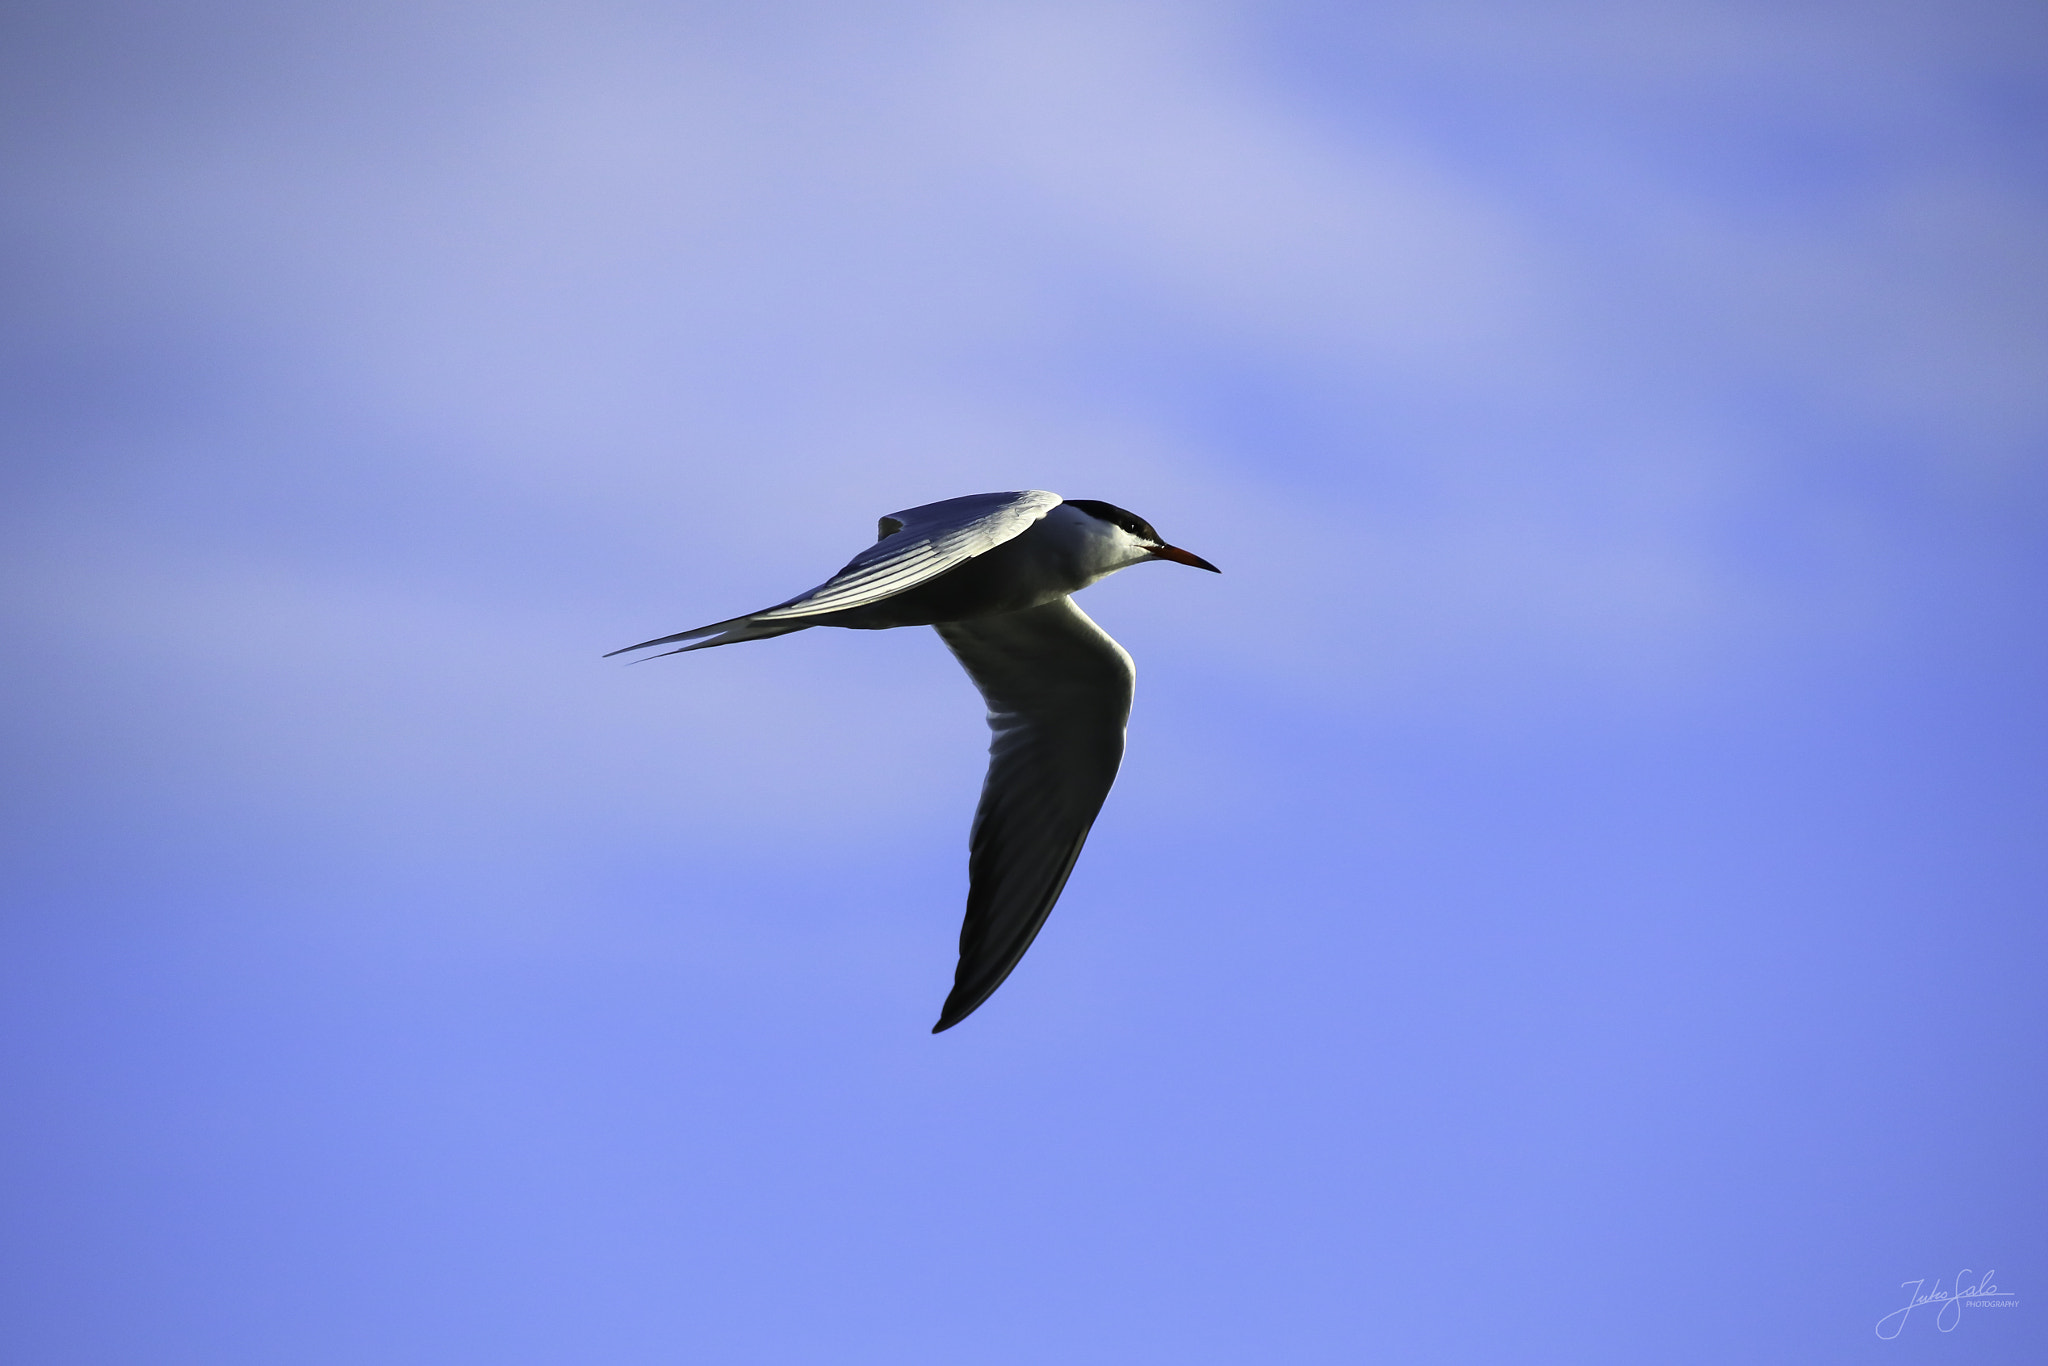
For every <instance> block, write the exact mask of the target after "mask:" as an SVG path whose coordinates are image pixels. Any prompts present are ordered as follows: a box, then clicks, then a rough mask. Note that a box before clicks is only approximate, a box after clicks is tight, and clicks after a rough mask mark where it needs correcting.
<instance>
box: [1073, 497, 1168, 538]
mask: <svg viewBox="0 0 2048 1366" xmlns="http://www.w3.org/2000/svg"><path fill="white" fill-rule="evenodd" d="M1067 506H1068V507H1077V508H1079V509H1081V511H1083V512H1085V513H1087V514H1088V515H1089V516H1090V517H1098V518H1100V519H1101V520H1103V521H1105V522H1108V523H1109V524H1110V525H1111V526H1120V527H1122V528H1123V529H1124V530H1125V531H1128V532H1130V533H1131V534H1132V535H1133V536H1136V537H1137V538H1138V539H1139V540H1141V541H1148V542H1150V543H1151V544H1153V545H1164V544H1165V541H1164V540H1163V539H1162V538H1161V537H1160V535H1159V533H1158V532H1156V531H1154V530H1153V529H1152V524H1151V523H1150V522H1148V521H1146V520H1145V519H1144V518H1143V517H1140V516H1139V515H1138V514H1137V513H1135V512H1126V511H1124V509H1122V508H1120V507H1118V506H1117V505H1116V504H1115V503H1105V502H1103V501H1102V500H1101V499H1100V498H1069V499H1067Z"/></svg>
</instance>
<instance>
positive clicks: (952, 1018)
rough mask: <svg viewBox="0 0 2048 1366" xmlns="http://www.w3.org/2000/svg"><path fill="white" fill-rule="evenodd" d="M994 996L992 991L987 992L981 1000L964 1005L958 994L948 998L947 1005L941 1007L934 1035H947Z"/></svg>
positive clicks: (933, 1031) (933, 1027)
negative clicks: (983, 1002)
mask: <svg viewBox="0 0 2048 1366" xmlns="http://www.w3.org/2000/svg"><path fill="white" fill-rule="evenodd" d="M993 994H994V993H993V992H992V991H991V992H985V993H983V994H982V996H981V999H980V1000H977V1001H974V1002H972V1003H969V1004H964V1005H963V1004H962V1003H961V1001H960V999H959V996H958V994H957V993H956V994H955V995H952V996H948V997H947V998H946V1004H944V1005H943V1006H940V1007H939V1022H938V1023H937V1024H935V1025H933V1026H932V1033H934V1034H943V1033H945V1032H946V1031H947V1030H949V1029H951V1028H952V1027H953V1026H954V1025H956V1024H959V1023H960V1022H961V1021H962V1020H964V1019H966V1018H967V1017H968V1016H969V1015H972V1014H973V1013H974V1012H975V1011H976V1010H978V1009H980V1007H981V1003H982V1001H986V1000H987V999H988V998H989V996H991V995H993Z"/></svg>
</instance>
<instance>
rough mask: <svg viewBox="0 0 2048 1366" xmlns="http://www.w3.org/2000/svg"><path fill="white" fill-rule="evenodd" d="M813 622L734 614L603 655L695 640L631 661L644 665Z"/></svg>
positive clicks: (799, 628) (805, 627)
mask: <svg viewBox="0 0 2048 1366" xmlns="http://www.w3.org/2000/svg"><path fill="white" fill-rule="evenodd" d="M814 625H816V623H815V622H809V621H756V620H754V619H753V617H751V616H745V617H734V618H732V620H730V621H715V622H713V623H711V625H709V626H699V627H698V628H697V629H696V630H694V631H678V632H676V633H675V634H674V635H672V636H662V637H660V638H659V639H656V640H643V641H641V642H640V643H639V644H638V645H628V646H626V647H625V648H624V649H622V650H613V651H611V652H610V653H609V654H607V655H605V658H606V659H610V658H611V657H612V655H623V654H631V653H632V652H633V651H635V650H645V649H647V648H648V647H649V646H653V645H673V644H675V643H676V642H677V641H679V640H695V641H696V642H697V643H696V644H694V645H685V646H682V647H681V648H680V649H675V650H663V651H662V652H661V653H660V654H658V655H647V656H645V657H644V658H641V659H636V660H634V661H633V662H634V663H635V664H645V663H646V662H647V661H648V660H649V659H664V658H666V657H667V656H669V655H680V654H687V653H689V652H690V651H691V650H708V649H710V648H711V647H712V646H714V645H737V644H738V643H739V642H741V641H743V640H766V639H768V638H769V637H770V636H786V635H788V634H789V633H790V632H791V631H808V630H809V629H810V628H811V627H812V626H814ZM699 636H708V637H710V639H708V640H698V637H699Z"/></svg>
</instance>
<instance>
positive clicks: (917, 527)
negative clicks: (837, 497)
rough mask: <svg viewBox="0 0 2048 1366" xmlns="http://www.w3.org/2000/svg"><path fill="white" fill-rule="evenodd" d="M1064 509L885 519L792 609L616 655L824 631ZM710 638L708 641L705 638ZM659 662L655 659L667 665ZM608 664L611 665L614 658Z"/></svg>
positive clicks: (994, 500)
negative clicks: (823, 622) (870, 540)
mask: <svg viewBox="0 0 2048 1366" xmlns="http://www.w3.org/2000/svg"><path fill="white" fill-rule="evenodd" d="M1059 505H1060V496H1059V495H1058V494H1057V493H1048V492H1046V491H1045V490H1043V489H1024V490H1021V491H1019V492H1016V493H977V494H972V495H970V496H968V497H966V498H948V499H946V500H945V501H944V502H940V503H926V504H925V505H924V506H922V507H914V508H907V509H905V510H904V511H902V512H892V513H890V514H889V515H888V516H887V517H884V518H882V527H881V529H882V535H881V538H880V539H879V540H877V541H876V542H875V543H874V544H873V545H871V546H869V547H868V548H867V549H866V550H863V551H861V553H860V554H858V555H856V556H854V557H853V559H852V560H850V561H848V562H847V565H846V567H845V568H844V569H842V570H840V571H839V572H838V573H837V574H834V575H833V576H832V577H831V578H829V579H827V580H825V582H823V583H821V584H819V585H818V586H817V587H816V588H813V589H811V590H809V591H808V592H804V593H799V594H797V595H796V596H795V597H793V598H791V599H790V600H789V601H787V602H780V603H777V604H776V605H775V606H773V607H764V608H762V609H761V610H760V611H758V612H750V613H748V614H747V615H746V616H743V617H734V618H732V619H731V620H730V621H720V622H714V623H713V624H711V625H709V626H699V627H697V628H696V629H695V630H691V631H678V632H677V633H676V634H674V635H672V636H660V637H657V638H656V639H654V640H643V641H641V642H640V643H639V644H638V645H628V646H627V647H626V648H625V649H623V650H613V651H612V652H611V654H612V655H622V654H627V653H629V652H631V651H633V650H645V649H647V648H648V647H649V646H652V645H673V644H675V643H676V642H677V641H679V640H695V641H697V643H696V644H695V645H685V646H684V647H683V648H682V649H680V650H670V651H669V652H668V653H670V654H682V653H683V652H684V651H685V650H704V649H709V648H710V647H711V646H713V645H731V644H734V643H736V642H738V641H742V640H761V639H763V638H765V637H768V636H780V635H787V634H788V633H789V632H791V631H801V630H803V629H804V628H805V627H806V626H813V625H816V624H817V618H819V617H822V616H827V615H829V614H831V613H833V612H847V611H852V610H854V609H856V608H860V607H867V606H870V605H872V604H874V603H877V602H881V601H883V600H884V599H886V598H893V597H895V596H896V595H897V594H898V593H902V592H906V591H908V590H909V589H912V588H915V587H917V586H918V585H919V584H921V583H924V582H927V581H928V580H931V579H935V578H937V577H938V576H939V575H941V574H943V573H945V572H946V571H947V570H949V569H955V568H958V567H959V566H960V565H963V564H965V563H967V561H969V560H971V559H973V558H974V557H975V556H977V555H985V554H987V553H988V552H989V551H991V550H993V549H995V548H996V547H997V546H999V545H1001V544H1003V543H1004V542H1005V541H1008V540H1012V539H1014V538H1016V537H1018V536H1021V535H1022V534H1023V533H1024V532H1025V531H1026V530H1027V529H1029V528H1030V526H1031V524H1032V523H1033V522H1036V521H1037V520H1038V519H1039V518H1041V517H1043V516H1045V514H1046V513H1048V512H1050V511H1052V510H1053V509H1054V508H1056V507H1058V506H1059ZM704 636H709V637H712V638H711V639H708V640H704V639H699V637H704ZM660 657H661V656H659V655H649V656H648V658H650V659H659V658H660ZM605 658H607V659H609V658H611V655H606V656H605Z"/></svg>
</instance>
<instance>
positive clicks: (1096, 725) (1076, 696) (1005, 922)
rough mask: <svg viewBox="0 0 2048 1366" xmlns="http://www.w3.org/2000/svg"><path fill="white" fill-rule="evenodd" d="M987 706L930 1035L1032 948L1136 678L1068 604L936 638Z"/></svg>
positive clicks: (1119, 743)
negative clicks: (960, 880) (944, 987)
mask: <svg viewBox="0 0 2048 1366" xmlns="http://www.w3.org/2000/svg"><path fill="white" fill-rule="evenodd" d="M933 629H934V630H936V631H937V632H938V633H939V635H940V636H941V637H943V638H944V639H945V642H946V644H947V646H948V647H950V648H951V649H952V651H953V654H954V656H955V657H956V658H958V659H959V661H960V663H961V665H962V666H963V667H964V668H965V669H966V670H967V674H968V677H970V678H972V679H973V680H974V685H975V686H976V687H977V688H979V689H981V695H982V696H983V697H984V698H985V699H986V700H987V702H988V726H989V732H990V741H989V767H988V777H987V779H986V780H985V781H984V783H983V784H982V789H981V805H980V806H979V808H977V809H976V811H975V813H974V830H973V834H972V835H971V836H970V837H969V840H968V845H969V852H968V863H967V868H968V892H967V918H966V920H965V921H964V922H963V923H962V925H961V926H960V964H959V967H958V969H957V970H956V971H955V973H954V978H953V991H952V994H951V995H950V996H948V997H947V998H946V1004H945V1007H944V1009H943V1010H942V1011H941V1012H940V1015H939V1022H938V1024H936V1025H934V1026H933V1028H932V1032H933V1033H935V1034H936V1033H938V1032H939V1031H940V1030H943V1029H950V1028H952V1027H953V1026H954V1025H956V1024H958V1023H960V1021H961V1020H964V1019H966V1018H967V1016H968V1015H970V1014H971V1013H973V1011H974V1009H975V1008H976V1007H977V1006H979V1005H980V1004H981V1003H982V1002H983V1001H986V1000H987V999H988V998H989V996H990V995H991V994H992V993H993V992H994V991H995V989H996V988H997V987H999V986H1001V985H1002V984H1003V979H1004V978H1006V977H1008V976H1009V975H1010V970H1011V969H1012V968H1014V967H1016V966H1017V962H1018V960H1019V959H1021V958H1023V956H1024V951H1025V950H1026V949H1028V948H1030V947H1031V941H1032V940H1033V939H1034V938H1036V937H1037V935H1038V929H1039V927H1040V926H1041V925H1043V924H1044V923H1045V918H1046V916H1047V915H1048V914H1049V913H1050V912H1051V911H1052V908H1053V903H1054V902H1056V901H1058V900H1059V897H1060V892H1061V890H1062V889H1063V888H1065V886H1066V885H1067V875H1068V874H1069V873H1071V872H1072V871H1073V868H1074V860H1075V859H1077V858H1079V857H1080V854H1081V846H1082V844H1083V843H1084V842H1085V841H1086V840H1087V838H1088V830H1089V827H1091V826H1092V825H1094V823H1095V815H1096V813H1097V812H1098V811H1100V810H1101V809H1102V802H1103V799H1104V798H1105V797H1107V796H1108V795H1109V789H1110V785H1111V784H1112V783H1114V782H1115V781H1116V771H1117V767H1118V765H1119V764H1121V763H1122V762H1123V754H1124V726H1125V724H1126V722H1128V721H1129V719H1130V714H1131V694H1132V690H1133V686H1134V684H1135V681H1136V677H1137V673H1136V670H1135V669H1134V668H1133V667H1132V664H1131V657H1130V656H1129V655H1128V654H1126V653H1124V649H1123V647H1122V646H1120V645H1118V644H1117V643H1116V642H1115V641H1114V640H1111V639H1110V638H1109V635H1108V633H1107V632H1105V631H1104V630H1103V629H1102V628H1101V627H1099V626H1097V625H1096V624H1095V623H1094V622H1092V621H1090V620H1089V619H1088V617H1087V615H1086V614H1085V613H1084V612H1082V611H1081V609H1080V608H1078V607H1076V606H1075V605H1074V602H1073V599H1071V598H1060V599H1058V600H1056V601H1054V602H1050V603H1047V604H1046V605H1045V606H1043V607H1033V608H1030V609H1029V610H1027V611H1023V612H1009V613H1005V614H1003V615H1001V616H994V617H981V618H976V619H973V620H969V621H960V622H948V623H945V624H942V625H939V626H936V627H934V628H933Z"/></svg>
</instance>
